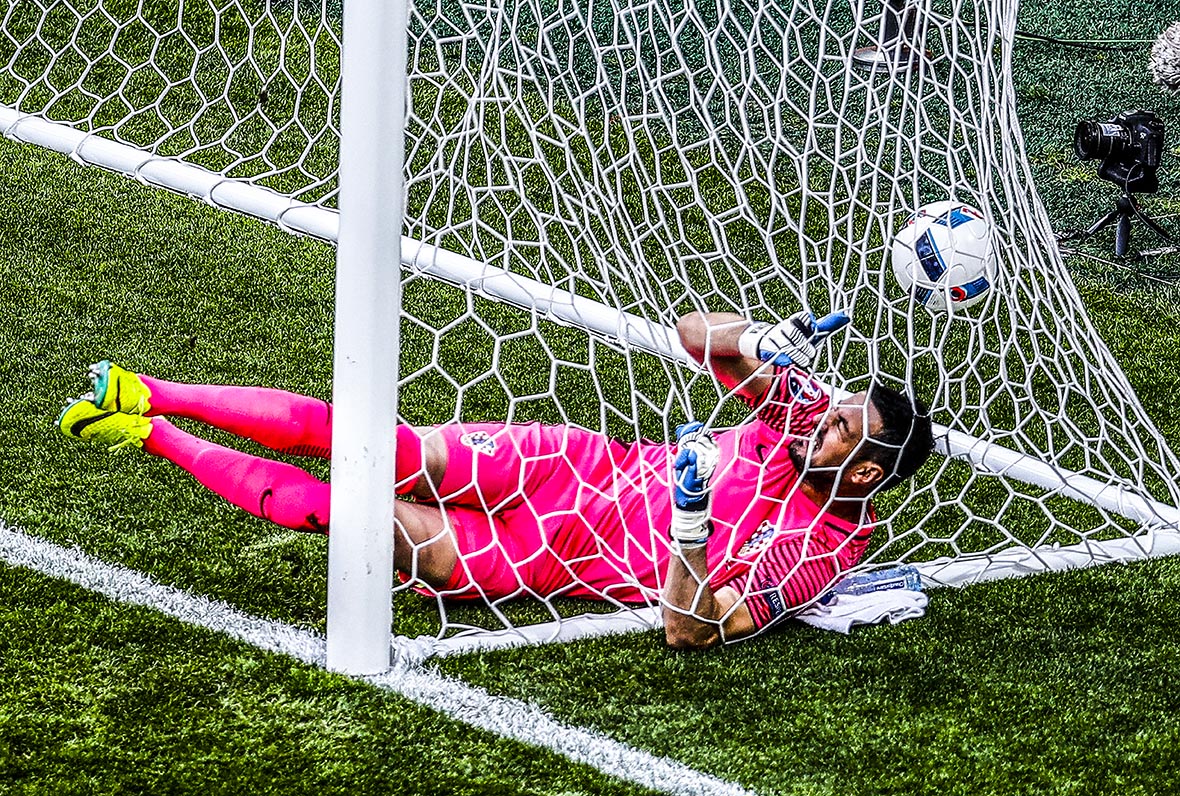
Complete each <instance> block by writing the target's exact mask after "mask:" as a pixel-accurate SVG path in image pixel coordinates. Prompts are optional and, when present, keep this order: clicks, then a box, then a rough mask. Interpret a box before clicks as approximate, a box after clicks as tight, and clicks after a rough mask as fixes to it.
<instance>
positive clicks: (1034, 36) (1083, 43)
mask: <svg viewBox="0 0 1180 796" xmlns="http://www.w3.org/2000/svg"><path fill="white" fill-rule="evenodd" d="M1015 37H1016V38H1017V39H1023V40H1025V41H1037V42H1042V43H1044V44H1056V45H1057V46H1059V47H1075V48H1077V49H1080V50H1100V51H1105V52H1110V51H1122V50H1137V49H1139V48H1140V47H1142V46H1143V45H1144V44H1151V42H1152V40H1151V39H1060V38H1057V37H1056V36H1045V35H1042V34H1040V33H1031V32H1029V31H1027V30H1020V29H1017V30H1016V34H1015Z"/></svg>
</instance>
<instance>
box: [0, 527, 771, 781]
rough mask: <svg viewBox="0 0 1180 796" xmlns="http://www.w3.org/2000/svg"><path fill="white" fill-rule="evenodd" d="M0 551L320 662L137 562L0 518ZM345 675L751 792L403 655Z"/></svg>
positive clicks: (616, 764)
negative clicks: (370, 671) (104, 556)
mask: <svg viewBox="0 0 1180 796" xmlns="http://www.w3.org/2000/svg"><path fill="white" fill-rule="evenodd" d="M0 561H2V562H4V563H6V564H8V565H10V566H13V567H22V568H25V569H31V570H34V571H36V572H40V573H42V574H44V575H49V576H50V577H54V578H62V579H65V580H68V581H70V582H72V583H75V584H77V585H79V586H81V587H82V588H84V589H88V590H90V591H93V592H97V593H99V594H102V595H104V596H106V597H108V598H110V599H112V600H116V601H118V602H122V603H128V604H130V605H141V606H145V607H147V608H151V609H153V610H156V611H159V612H160V613H162V614H165V615H167V616H171V617H173V618H176V619H179V620H180V621H182V622H185V623H187V624H190V625H196V626H198V627H203V628H206V629H209V630H213V631H216V632H218V633H224V634H225V635H227V636H230V637H231V638H235V639H238V640H239V641H244V642H246V643H247V644H251V645H253V646H255V647H257V648H259V649H262V650H265V651H267V652H276V653H279V654H281V655H287V656H289V657H292V658H295V659H296V660H299V661H302V662H304V663H308V664H311V665H312V666H317V667H320V668H323V667H324V665H325V661H326V643H325V640H324V638H323V637H322V636H319V635H317V634H315V633H311V632H308V631H305V630H300V629H299V628H295V627H291V626H289V625H284V624H283V623H281V622H275V621H273V620H269V619H260V618H258V617H255V616H250V615H249V614H245V613H243V612H241V611H239V610H237V609H236V608H234V607H233V606H231V605H229V604H227V603H224V602H219V601H217V600H210V599H208V598H206V597H201V596H199V595H194V594H190V593H188V592H186V591H183V590H181V589H177V588H174V587H172V586H165V585H162V584H159V583H156V582H154V581H152V580H151V579H150V578H148V577H147V576H145V575H143V574H141V573H139V572H136V571H134V570H131V569H127V568H126V567H120V566H116V565H112V564H107V563H105V562H103V561H99V560H98V559H95V558H92V557H90V556H88V555H86V554H85V553H83V552H82V551H81V550H79V549H77V548H73V549H68V548H64V547H60V546H58V545H55V544H53V543H52V542H47V541H45V540H43V539H38V538H37V537H35V536H30V535H29V534H26V533H24V532H23V531H20V530H18V529H16V528H13V527H11V526H9V525H7V524H5V523H4V522H3V521H2V520H0ZM355 679H357V680H361V681H363V682H366V683H369V684H370V685H373V686H376V687H378V688H382V689H384V690H386V691H391V692H393V693H396V694H400V695H401V696H404V697H405V698H407V699H409V700H411V701H413V702H417V703H418V704H421V705H425V706H426V707H429V708H433V709H434V710H437V711H439V712H440V713H443V714H445V715H447V716H449V717H451V718H453V719H455V720H457V721H461V722H464V723H465V724H469V725H471V726H473V727H478V728H479V729H482V730H487V731H489V732H492V733H495V734H496V735H499V736H501V737H504V738H509V739H512V740H515V741H521V742H523V743H527V744H532V745H534V746H539V747H542V748H545V749H549V750H551V751H553V752H556V753H557V754H559V755H562V756H564V757H567V758H569V759H570V760H573V761H574V762H577V763H583V764H585V765H588V766H591V767H593V768H596V769H598V770H599V771H601V772H603V773H605V774H608V775H610V776H612V777H616V778H618V779H622V780H625V781H628V782H632V783H634V784H637V785H641V786H643V787H645V788H651V789H654V790H660V791H665V792H667V793H676V794H701V795H702V796H706V795H712V794H717V796H722V795H723V794H724V795H726V796H729V795H732V796H739V795H744V794H750V793H751V792H750V791H747V790H745V789H743V788H741V787H740V786H738V785H735V784H733V783H730V782H726V781H724V780H720V779H717V778H716V777H712V776H709V775H708V774H703V773H701V772H699V771H695V770H693V769H691V768H689V767H688V766H685V765H684V764H682V763H678V762H676V761H674V760H669V759H668V758H666V757H657V756H655V755H651V754H648V753H647V752H644V751H641V750H639V749H635V748H633V747H630V746H627V745H626V744H622V743H619V742H617V741H613V740H611V739H610V738H607V737H606V736H604V735H602V734H601V733H598V732H594V731H592V730H587V729H582V728H580V727H571V726H569V725H566V724H562V723H561V722H558V721H556V720H555V719H553V718H552V717H551V716H549V715H548V714H546V713H545V712H544V711H542V710H541V709H540V708H538V707H536V706H535V705H530V704H528V703H526V702H521V701H519V700H515V699H506V698H503V697H497V696H494V695H492V694H489V693H488V692H486V691H484V690H483V689H480V688H475V687H473V686H470V685H467V684H465V683H462V682H460V681H458V680H454V679H452V678H449V677H445V676H443V675H441V674H439V673H437V672H434V671H431V670H428V669H424V668H422V667H420V666H417V665H410V664H404V663H403V664H401V665H399V666H397V667H396V668H395V669H393V670H391V671H390V672H388V673H386V674H383V675H376V676H360V677H357V678H355Z"/></svg>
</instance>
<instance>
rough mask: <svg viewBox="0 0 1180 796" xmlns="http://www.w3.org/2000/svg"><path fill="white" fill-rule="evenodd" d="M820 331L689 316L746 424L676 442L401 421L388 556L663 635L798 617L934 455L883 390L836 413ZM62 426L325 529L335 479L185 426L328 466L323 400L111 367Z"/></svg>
mask: <svg viewBox="0 0 1180 796" xmlns="http://www.w3.org/2000/svg"><path fill="white" fill-rule="evenodd" d="M828 331H831V329H830V328H820V329H816V328H815V325H814V321H813V319H812V317H811V316H810V315H809V314H807V313H800V314H797V315H795V316H792V317H791V318H789V319H787V320H785V321H782V322H780V323H777V324H773V325H771V324H765V323H751V322H749V321H748V320H746V319H744V318H742V317H741V316H737V315H731V314H726V313H708V314H704V313H693V314H691V315H688V316H685V317H684V318H682V319H681V320H680V322H679V324H678V332H679V334H680V338H681V341H682V343H683V345H684V347H685V349H686V350H687V351H688V352H689V353H690V354H691V355H692V356H693V357H694V358H696V359H697V360H698V361H699V362H702V363H703V364H705V365H706V366H707V367H708V368H709V369H710V370H711V371H712V373H713V374H714V375H715V377H716V378H717V379H718V380H719V381H720V382H721V383H722V384H723V385H724V386H726V387H727V388H729V389H731V390H732V391H734V393H735V394H737V395H738V396H739V397H740V398H741V399H742V400H743V401H744V402H746V403H747V404H748V405H749V406H750V407H751V409H753V410H754V411H753V416H752V417H751V418H750V420H749V421H748V422H745V423H743V424H741V425H740V426H738V427H736V428H733V429H727V430H723V431H719V432H717V433H716V434H711V433H708V432H706V431H705V429H703V428H702V427H701V426H700V424H688V425H687V426H682V427H681V428H680V429H678V430H677V433H678V440H677V441H676V442H675V443H657V442H651V441H647V440H640V441H637V442H630V443H627V442H623V441H620V440H616V439H612V438H609V437H607V436H605V435H602V434H598V433H594V432H590V431H586V430H583V429H580V428H576V427H570V426H554V425H541V424H537V423H532V424H504V423H451V424H445V425H440V426H436V427H419V428H416V427H410V426H399V427H398V430H397V440H396V443H397V445H396V465H395V469H396V484H395V489H396V491H397V493H398V494H399V495H402V496H404V497H405V498H406V499H404V500H399V501H397V502H396V505H395V529H394V534H395V537H394V563H395V566H396V567H397V569H398V571H399V573H400V574H401V577H402V578H403V579H404V580H406V581H409V580H413V581H414V583H415V587H416V588H418V589H419V590H421V591H424V592H427V593H430V594H438V595H441V596H442V597H445V598H451V599H501V598H508V597H515V596H537V597H542V598H548V597H554V596H566V597H577V598H585V599H599V600H609V601H613V602H618V603H626V604H633V603H648V604H651V603H655V602H660V603H662V605H663V613H664V620H665V621H664V624H665V632H666V637H667V640H668V643H669V644H670V645H672V646H675V647H687V648H701V647H708V646H712V645H714V644H716V643H718V642H721V641H730V640H734V639H737V638H742V637H744V636H749V635H751V634H754V633H757V632H759V631H761V630H764V629H766V628H768V627H770V626H771V625H772V624H774V623H775V622H776V620H778V619H780V618H782V617H784V616H789V615H791V614H792V613H793V612H795V611H797V610H798V609H799V608H801V607H803V606H805V605H806V604H808V603H809V602H811V601H812V600H814V599H815V598H816V597H817V596H819V595H820V594H821V593H822V592H823V591H824V590H825V589H827V588H828V587H829V586H830V585H831V584H832V583H833V582H834V581H835V580H837V579H838V578H839V577H840V575H841V574H842V573H844V572H846V571H847V570H848V569H849V568H851V567H852V566H854V565H855V564H856V563H857V562H858V561H859V560H860V558H861V556H862V555H863V553H864V551H865V548H866V546H867V545H868V542H869V537H870V535H871V531H872V524H873V522H874V521H875V516H874V514H873V509H872V504H871V497H872V495H873V494H875V493H877V492H878V491H880V490H882V489H887V488H889V487H891V486H894V485H896V484H898V483H901V482H902V481H904V480H905V479H906V478H908V477H909V476H911V475H912V474H913V473H914V472H916V471H917V469H918V468H919V467H920V466H921V465H922V463H923V462H924V461H925V460H926V458H927V457H928V456H929V454H930V452H931V451H932V449H933V439H932V436H931V427H930V420H929V417H928V415H927V410H926V408H925V407H924V406H923V405H922V404H921V402H919V401H916V400H913V399H911V398H908V397H906V396H904V395H902V394H901V393H898V392H897V391H895V390H892V389H890V388H888V387H885V386H883V385H880V384H876V383H874V384H873V385H871V386H870V387H869V389H868V390H866V391H864V392H861V393H857V394H855V395H852V396H851V397H849V398H847V399H845V400H842V401H840V402H839V403H832V401H831V399H830V396H829V395H828V393H827V392H826V391H825V388H823V387H822V386H821V385H820V384H819V383H817V382H815V381H814V380H812V379H811V377H810V376H809V375H808V372H809V371H810V369H811V366H812V364H813V362H814V358H815V354H816V349H815V342H816V340H818V339H819V337H820V336H821V335H822V334H824V333H826V332H828ZM90 375H91V381H92V383H93V387H94V390H93V392H92V393H88V394H87V395H85V396H82V397H81V398H79V399H76V400H74V401H72V402H71V403H70V404H68V405H67V406H66V408H65V409H64V410H63V411H62V413H61V414H60V415H59V417H58V420H57V425H58V427H59V428H60V430H61V431H62V432H63V433H65V434H66V435H67V436H71V437H75V438H79V439H84V440H91V441H94V442H97V443H100V444H103V445H106V446H107V447H108V448H111V449H115V448H119V447H123V446H127V445H131V446H137V447H142V448H143V449H144V450H145V451H146V452H148V453H150V454H153V455H156V456H161V457H163V458H165V459H168V460H169V461H172V462H174V463H175V464H177V465H179V466H180V467H182V468H184V469H185V470H187V471H188V472H189V473H191V474H192V475H193V476H194V477H196V479H197V480H198V481H199V482H200V483H201V484H203V485H204V486H206V487H208V488H209V489H211V490H212V491H214V492H216V493H217V494H219V495H221V496H222V497H224V498H225V499H227V500H229V501H230V502H231V503H233V504H234V505H237V506H239V507H241V508H243V509H245V510H246V511H248V512H250V513H251V514H254V515H255V516H258V517H262V518H265V519H268V520H271V521H272V522H275V523H277V524H279V525H281V526H284V527H287V528H294V529H298V530H304V531H313V532H320V533H326V532H327V530H328V525H329V513H328V512H329V494H330V490H329V486H328V484H327V483H325V482H323V481H321V480H319V479H317V478H316V477H314V476H313V475H311V474H310V473H308V472H306V471H304V470H302V469H301V468H298V467H295V466H293V465H290V464H286V463H283V462H276V461H273V460H271V459H267V458H263V457H258V456H254V455H250V454H246V453H243V452H240V451H237V450H234V449H231V448H227V447H223V446H221V445H217V444H214V443H211V442H208V441H205V440H203V439H200V438H198V437H196V436H193V435H191V434H189V433H187V432H185V431H182V430H180V429H179V428H177V427H176V426H174V425H173V424H171V423H170V422H168V421H167V420H166V419H164V418H165V416H173V417H184V418H189V419H192V420H197V421H200V422H203V423H207V424H209V425H211V426H214V427H216V428H220V429H223V430H225V431H228V432H231V433H233V434H236V435H238V436H240V437H244V438H248V439H251V440H254V441H255V442H258V443H260V444H262V445H264V446H266V447H268V448H271V449H273V450H275V451H279V452H281V453H286V454H295V455H304V456H317V457H324V458H327V457H329V456H330V454H331V429H332V407H331V405H330V404H328V403H327V402H324V401H319V400H316V399H313V398H307V397H304V396H301V395H296V394H293V393H289V392H285V391H281V390H274V389H268V388H255V387H237V386H215V385H200V384H181V383H177V382H169V381H164V380H161V379H156V378H152V377H150V376H146V375H141V374H135V373H132V372H130V371H127V370H124V369H123V368H121V367H119V366H118V365H114V364H112V363H110V362H105V361H104V362H100V363H98V364H97V365H94V366H93V367H92V368H91V373H90Z"/></svg>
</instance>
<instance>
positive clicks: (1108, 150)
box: [1073, 122, 1131, 160]
mask: <svg viewBox="0 0 1180 796" xmlns="http://www.w3.org/2000/svg"><path fill="white" fill-rule="evenodd" d="M1130 140H1131V133H1130V131H1129V130H1127V128H1126V127H1124V126H1123V125H1121V124H1118V123H1117V122H1079V123H1078V129H1077V130H1076V131H1075V132H1074V136H1073V147H1074V151H1076V152H1077V154H1078V158H1079V159H1080V160H1090V159H1091V158H1101V157H1106V156H1107V155H1112V154H1114V153H1116V152H1121V151H1122V150H1123V148H1124V147H1126V145H1127V143H1128V142H1129V141H1130Z"/></svg>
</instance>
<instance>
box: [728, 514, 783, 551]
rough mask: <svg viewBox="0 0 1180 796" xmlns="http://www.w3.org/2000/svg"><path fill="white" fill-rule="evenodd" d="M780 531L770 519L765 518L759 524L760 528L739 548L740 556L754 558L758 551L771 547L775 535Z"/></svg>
mask: <svg viewBox="0 0 1180 796" xmlns="http://www.w3.org/2000/svg"><path fill="white" fill-rule="evenodd" d="M776 533H778V528H776V527H774V525H772V524H771V522H770V520H763V521H762V524H761V525H759V526H758V530H756V531H754V533H753V534H752V535H751V536H750V538H749V539H747V540H746V542H745V544H743V545H742V547H741V549H740V550H738V557H739V558H752V557H753V556H756V555H757V554H758V553H761V552H762V551H763V550H765V549H766V548H768V547H770V541H771V539H773V538H774V535H775V534H776Z"/></svg>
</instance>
